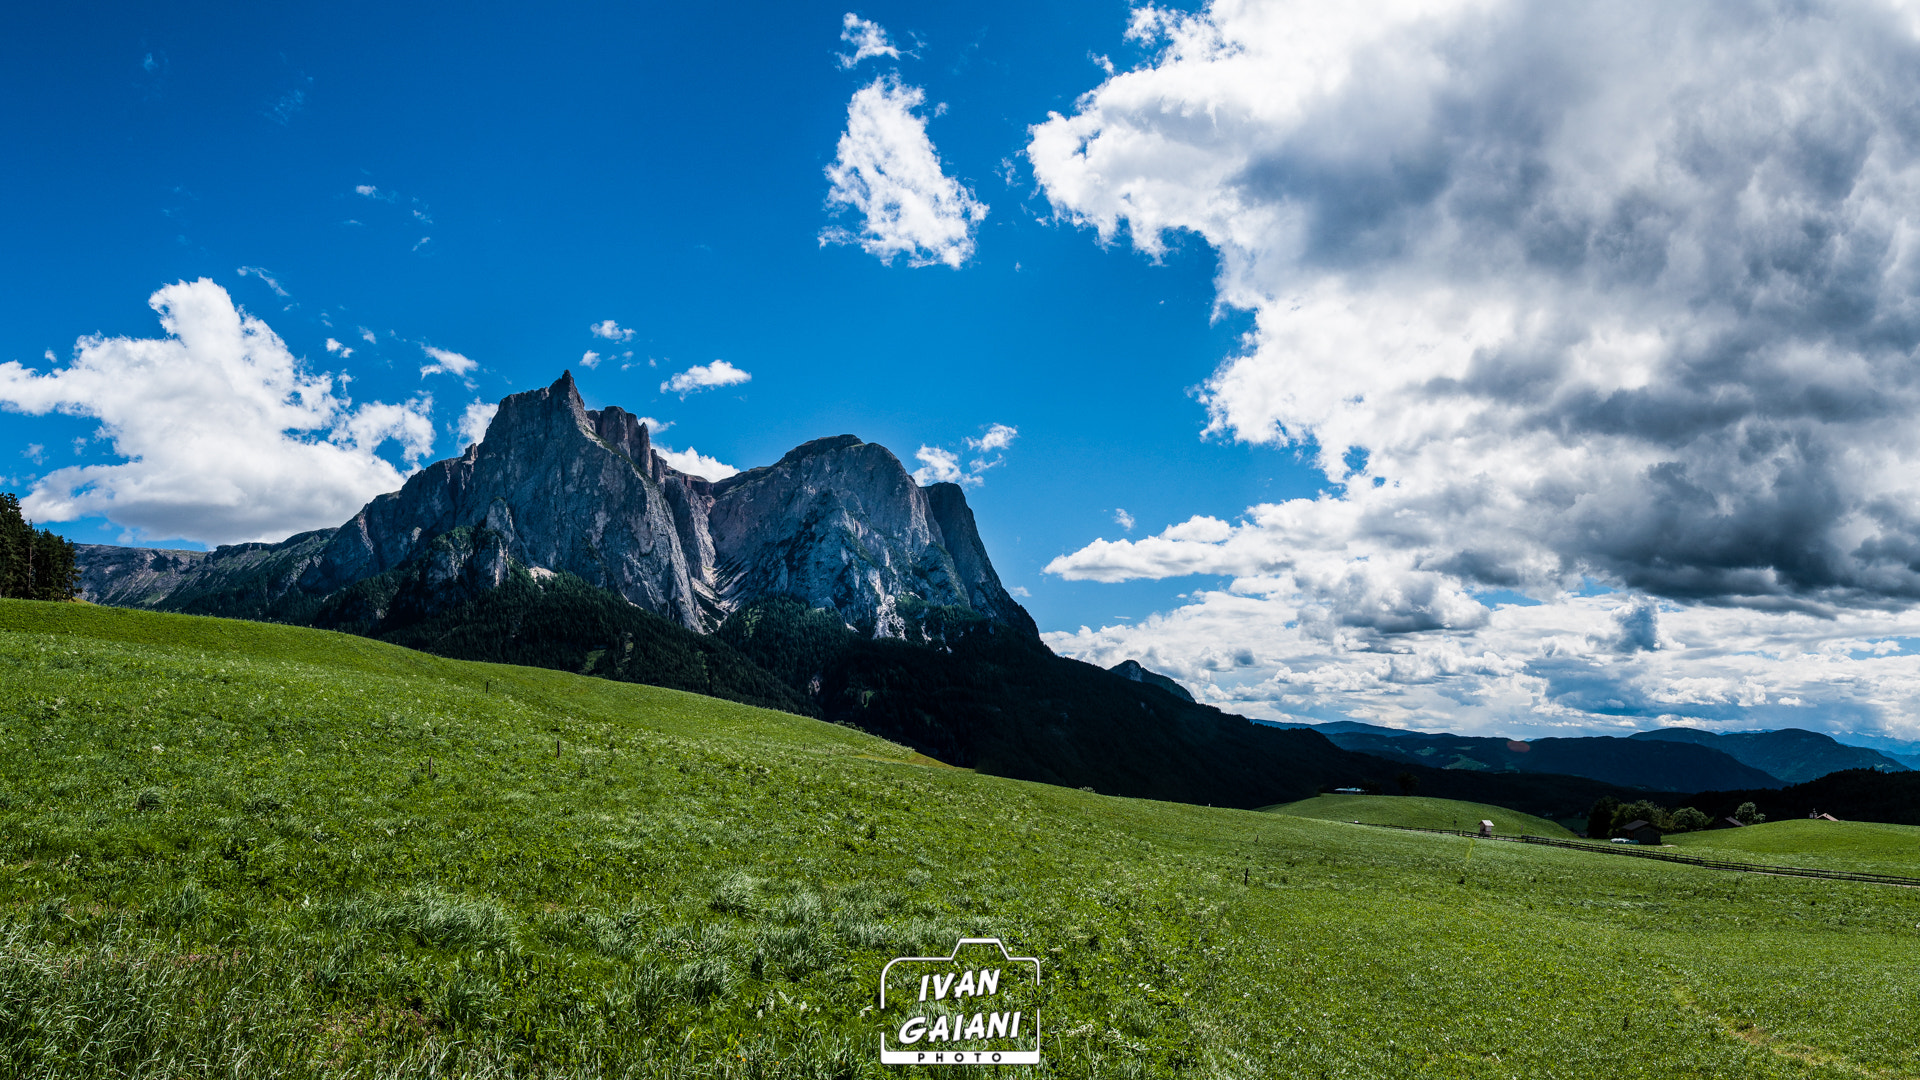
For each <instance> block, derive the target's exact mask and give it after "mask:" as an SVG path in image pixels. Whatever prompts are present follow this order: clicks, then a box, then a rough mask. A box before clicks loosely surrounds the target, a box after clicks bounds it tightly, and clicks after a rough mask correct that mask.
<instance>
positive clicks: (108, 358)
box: [0, 278, 433, 544]
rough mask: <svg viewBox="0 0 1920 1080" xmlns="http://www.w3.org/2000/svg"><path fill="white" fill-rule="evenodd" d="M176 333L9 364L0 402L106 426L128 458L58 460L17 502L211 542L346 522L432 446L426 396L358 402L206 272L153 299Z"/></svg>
mask: <svg viewBox="0 0 1920 1080" xmlns="http://www.w3.org/2000/svg"><path fill="white" fill-rule="evenodd" d="M149 303H150V304H151V306H152V307H153V309H154V310H155V311H156V312H158V313H159V315H160V323H161V326H162V327H163V328H164V329H165V331H166V336H165V337H162V338H153V339H134V338H123V337H122V338H103V337H90V338H82V339H81V340H80V341H79V343H78V345H77V346H76V350H75V355H74V358H73V359H72V361H71V362H70V363H68V364H67V365H66V366H65V367H60V368H56V369H55V370H53V371H51V372H49V373H46V374H41V373H38V372H35V371H33V370H30V369H28V368H26V367H24V366H22V365H21V364H20V363H18V362H8V363H5V364H0V407H4V408H7V409H11V410H14V411H17V412H25V413H31V414H42V413H47V412H53V411H58V412H63V413H67V414H70V415H76V416H87V417H92V418H95V419H97V420H99V421H100V432H101V434H102V435H103V436H104V437H105V438H107V439H109V440H111V442H112V444H113V451H114V453H115V454H117V455H118V456H120V457H122V458H124V459H126V460H125V461H123V462H120V463H116V464H100V465H82V466H74V467H70V468H64V469H57V470H55V471H53V472H51V473H49V474H47V475H46V476H44V477H41V478H40V480H39V481H38V482H37V483H36V484H35V485H34V487H33V490H32V491H31V492H30V493H29V494H28V495H27V497H26V498H25V499H24V500H22V502H23V506H24V507H25V508H26V510H27V512H28V513H29V514H30V515H31V516H33V517H34V518H36V519H38V520H41V521H71V520H73V519H75V518H80V517H88V516H96V515H97V516H102V517H105V518H107V519H108V520H110V521H112V522H114V523H115V524H117V525H120V526H121V527H123V528H125V529H127V530H129V531H131V532H133V533H135V534H136V535H142V536H147V537H155V538H170V537H181V538H184V539H188V540H195V541H201V542H205V543H211V544H223V543H233V542H237V541H243V540H279V539H282V538H284V537H286V536H287V535H289V534H291V533H294V532H299V531H301V530H304V529H315V528H322V527H328V526H334V525H338V524H340V523H341V522H342V521H345V520H346V519H347V518H348V517H349V516H351V515H352V514H353V513H354V511H356V510H358V509H359V508H360V506H361V505H362V504H363V503H365V502H366V501H367V500H368V499H370V498H372V497H373V496H375V495H378V494H380V493H382V492H385V491H392V490H394V489H396V488H398V487H399V486H400V484H401V482H402V481H403V480H404V479H405V477H404V475H403V474H402V473H401V472H400V471H399V470H398V469H396V468H395V467H394V466H393V465H392V464H390V463H388V462H387V461H386V460H384V459H383V458H381V457H380V456H378V454H376V452H375V451H376V450H377V449H378V448H379V447H380V446H381V445H383V444H385V443H387V442H388V441H392V442H395V443H398V444H399V447H400V450H401V452H402V454H403V457H404V460H405V461H406V462H407V463H408V464H409V465H411V464H413V463H415V462H417V461H418V460H419V459H420V458H422V457H424V456H426V455H427V454H428V453H430V452H431V451H432V449H433V422H432V419H431V415H430V414H431V411H432V402H431V400H430V399H428V398H425V397H421V398H416V399H414V400H412V401H408V402H405V403H403V404H398V405H390V404H384V403H380V402H371V403H367V404H363V405H358V406H356V405H355V404H354V403H353V402H352V401H350V400H349V399H347V398H346V397H345V396H344V395H343V394H341V393H338V392H336V386H335V382H336V380H335V379H334V377H333V376H331V375H328V374H325V373H315V372H309V371H307V370H304V369H303V367H302V365H301V364H300V363H299V361H297V360H296V359H295V358H294V356H293V354H292V353H291V352H289V351H288V349H287V347H286V344H285V343H284V342H282V341H281V340H280V338H279V336H278V335H276V334H275V333H274V332H273V330H272V329H271V328H270V327H268V326H267V324H266V323H264V322H262V321H260V320H259V319H257V318H254V317H252V316H250V315H247V314H246V313H244V312H242V311H240V310H239V309H237V308H236V307H235V306H234V304H233V300H232V298H231V297H229V296H228V294H227V291H226V290H225V289H223V288H221V287H220V286H219V285H216V284H214V283H213V282H212V281H208V280H206V279H204V278H203V279H201V280H199V281H195V282H184V281H183V282H179V283H177V284H173V285H168V286H166V287H164V288H162V289H160V290H159V291H158V292H156V293H154V294H153V297H152V298H151V299H150V300H149Z"/></svg>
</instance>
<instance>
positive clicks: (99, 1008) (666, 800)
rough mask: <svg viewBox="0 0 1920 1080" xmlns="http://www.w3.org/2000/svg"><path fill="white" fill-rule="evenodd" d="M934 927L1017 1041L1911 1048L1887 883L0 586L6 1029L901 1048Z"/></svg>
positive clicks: (361, 1056)
mask: <svg viewBox="0 0 1920 1080" xmlns="http://www.w3.org/2000/svg"><path fill="white" fill-rule="evenodd" d="M1400 801H1401V800H1398V799H1393V798H1380V799H1371V800H1366V802H1367V803H1368V805H1370V806H1371V805H1380V806H1386V805H1389V804H1392V803H1396V802H1400ZM1405 801H1406V802H1407V803H1408V804H1409V807H1411V806H1412V805H1413V804H1415V803H1417V802H1418V800H1405ZM1314 802H1316V803H1318V800H1314ZM1474 812H1475V813H1480V812H1481V811H1480V810H1479V809H1476V810H1475V811H1474ZM1502 814H1506V812H1504V811H1498V810H1493V809H1491V808H1487V811H1486V814H1485V816H1491V817H1493V818H1494V820H1495V821H1496V822H1500V821H1501V820H1502V817H1501V815H1502ZM1326 816H1327V817H1330V818H1338V817H1346V818H1347V819H1348V820H1351V818H1353V817H1360V816H1362V815H1360V814H1358V813H1354V814H1351V815H1348V814H1344V813H1343V814H1332V813H1329V814H1327V815H1326ZM1506 817H1507V819H1508V820H1512V819H1513V817H1514V816H1513V815H1510V814H1507V815H1506ZM1476 820H1477V818H1476ZM1782 824H1786V823H1782ZM1536 827H1537V826H1536ZM1750 832H1751V833H1752V834H1753V835H1755V836H1759V835H1762V833H1761V830H1759V829H1755V830H1750ZM1714 835H1715V836H1719V835H1723V834H1714ZM1781 835H1783V836H1784V835H1785V833H1784V832H1783V833H1782V834H1781ZM1704 839H1705V838H1703V840H1702V842H1704ZM1745 839H1746V834H1742V840H1743V842H1744V841H1745ZM1781 843H1782V844H1789V843H1790V840H1785V839H1783V840H1782V841H1781ZM1775 854H1777V855H1778V857H1780V858H1782V859H1785V858H1787V855H1788V854H1789V853H1787V852H1780V853H1775ZM1825 857H1829V858H1839V857H1849V858H1851V857H1854V856H1851V855H1847V856H1841V855H1833V854H1829V855H1827V856H1825ZM962 934H966V935H975V936H998V937H1001V938H1003V939H1005V940H1007V941H1008V942H1009V943H1011V944H1012V945H1013V947H1014V951H1015V952H1016V953H1024V954H1026V955H1033V956H1039V957H1041V958H1042V960H1043V976H1044V981H1043V986H1042V994H1043V1003H1042V1006H1041V1030H1042V1032H1043V1035H1042V1048H1043V1053H1044V1062H1043V1064H1042V1065H1041V1066H1039V1067H1037V1068H1035V1069H1021V1070H1007V1075H1036V1076H1048V1077H1065V1078H1082V1077H1084V1078H1089V1080H1091V1078H1094V1077H1102V1078H1105V1077H1141V1076H1152V1077H1173V1076H1181V1077H1186V1076H1198V1077H1245V1078H1255V1077H1327V1078H1362V1077H1422V1078H1424V1077H1489V1078H1491V1077H1511V1078H1517V1080H1542V1078H1594V1080H1618V1078H1629V1077H1693V1078H1700V1077H1726V1078H1755V1077H1833V1078H1841V1077H1849V1078H1851V1077H1912V1076H1920V1021H1917V1020H1916V1018H1915V1005H1916V1001H1920V891H1916V890H1910V889H1901V888H1891V887H1886V886H1872V885H1864V884H1856V883H1847V882H1830V881H1807V880H1798V879H1787V878H1772V877H1765V876H1759V875H1747V874H1732V873H1724V872H1717V871H1711V870H1703V869H1697V868H1693V867H1687V866H1683V865H1672V864H1662V863H1657V862H1653V861H1649V860H1640V859H1627V858H1615V857H1608V856H1605V855H1599V854H1595V853H1589V852H1584V851H1577V850H1562V849H1556V848H1546V847H1531V846H1526V845H1519V844H1503V843H1491V844H1490V843H1480V842H1475V841H1471V840H1468V839H1465V838H1459V837H1450V836H1436V835H1430V834H1418V833H1400V832H1394V831H1391V830H1385V829H1372V828H1367V827H1364V826H1356V825H1353V824H1349V823H1346V822H1343V821H1340V820H1320V819H1317V818H1315V817H1307V816H1301V815H1300V814H1298V813H1252V812H1241V811H1229V810H1215V809H1209V808H1206V807H1198V806H1188V805H1176V804H1165V803H1151V802H1144V801H1134V800H1125V799H1115V798H1109V797H1103V796H1099V795H1095V794H1092V793H1088V792H1081V791H1074V790H1068V789H1063V788H1054V787H1046V786H1042V785H1036V784H1030V783H1022V782H1015V781H1009V780H1005V779H1001V778H996V777H992V776H986V775H980V774H976V773H973V772H969V771H966V770H960V769H951V768H945V767H941V766H939V765H938V764H937V763H930V762H927V761H926V759H924V758H918V757H917V756H916V755H913V754H911V753H910V752H909V751H907V750H906V749H904V748H902V747H899V746H896V745H892V744H889V743H886V742H884V741H881V740H879V739H876V738H873V737H871V736H868V735H865V734H863V733H861V732H858V731H855V730H851V729H848V728H843V727H836V726H833V725H829V724H825V723H821V722H818V721H814V720H809V719H805V718H802V717H797V716H791V715H786V714H782V713H776V712H769V711H765V710H760V709H754V708H751V707H747V706H743V705H736V704H732V703H728V702H723V701H718V700H714V699H710V698H703V697H698V696H694V695H691V694H686V693H680V692H677V691H671V690H663V689H658V688H653V687H648V686H642V685H635V684H626V683H614V682H608V681H602V680H596V679H590V678H584V677H579V676H573V675H568V674H565V673H560V672H554V671H546V670H538V669H530V668H517V667H507V666H500V665H488V664H478V663H468V662H459V661H451V660H443V659H439V658H436V657H432V656H427V655H424V654H421V653H415V652H410V651H407V650H404V649H400V648H397V647H393V646H388V645H383V644H380V643H377V642H373V641H369V640H365V639H360V638H354V637H349V636H344V635H338V634H329V633H324V632H319V631H313V630H304V629H296V628H289V627H281V626H271V625H264V624H252V623H243V622H232V621H223V620H215V619H201V618H189V617H183V616H168V615H157V614H150V613H143V612H134V611H124V610H113V609H103V608H96V607H90V606H86V605H78V604H53V603H39V602H31V601H4V602H0V1075H6V1076H19V1077H29V1078H52V1077H76V1078H79V1077H86V1078H93V1077H165V1078H175V1077H210V1076H216V1075H218V1076H225V1077H261V1076H288V1077H368V1078H377V1077H403V1076H404V1077H422V1076H477V1077H628V1076H631V1077H656V1076H658V1077H714V1078H722V1077H724V1078H733V1077H741V1078H745V1077H791V1078H828V1077H877V1076H883V1075H890V1074H904V1073H905V1072H906V1071H907V1070H905V1069H893V1070H889V1069H886V1068H883V1067H882V1066H880V1065H879V1064H878V1061H877V1057H878V1055H877V1053H876V1051H877V1048H878V1041H879V1037H880V1030H879V1028H878V1027H877V1026H876V1025H875V1023H874V1021H873V1019H872V1017H871V1009H872V1006H873V1005H874V993H875V988H876V984H877V980H878V977H879V973H880V969H881V967H882V965H883V964H884V963H885V962H886V961H887V959H889V958H890V957H893V956H896V955H902V954H926V953H928V952H932V951H935V950H937V951H938V952H939V953H941V954H944V953H945V952H946V951H947V950H948V949H950V948H951V947H952V944H953V942H954V939H955V938H956V937H958V936H960V935H962Z"/></svg>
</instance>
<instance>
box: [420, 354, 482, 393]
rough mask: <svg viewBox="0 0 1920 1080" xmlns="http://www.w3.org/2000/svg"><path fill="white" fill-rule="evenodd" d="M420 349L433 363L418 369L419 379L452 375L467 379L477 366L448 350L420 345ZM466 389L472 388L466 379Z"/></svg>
mask: <svg viewBox="0 0 1920 1080" xmlns="http://www.w3.org/2000/svg"><path fill="white" fill-rule="evenodd" d="M420 348H422V349H424V350H425V351H426V354H427V355H428V356H430V357H432V358H433V363H431V364H428V365H426V366H425V367H423V368H421V369H420V377H421V378H423V379H424V378H426V377H427V376H429V375H453V376H456V377H458V378H461V379H467V376H468V375H469V374H471V373H472V372H473V369H474V368H476V367H478V366H479V365H478V364H477V363H476V362H474V361H472V360H469V359H467V358H466V357H464V356H462V355H460V354H459V353H457V352H453V351H451V350H448V349H436V348H434V347H433V346H431V345H422V346H420ZM467 387H468V388H469V389H471V388H472V387H473V381H472V380H471V379H467Z"/></svg>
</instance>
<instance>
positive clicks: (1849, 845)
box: [1665, 818, 1920, 877]
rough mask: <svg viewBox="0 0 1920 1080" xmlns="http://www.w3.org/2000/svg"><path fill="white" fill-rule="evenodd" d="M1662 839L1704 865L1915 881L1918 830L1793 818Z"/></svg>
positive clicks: (1919, 873)
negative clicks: (1721, 862)
mask: <svg viewBox="0 0 1920 1080" xmlns="http://www.w3.org/2000/svg"><path fill="white" fill-rule="evenodd" d="M1665 839H1666V842H1667V843H1668V844H1671V845H1673V846H1674V847H1676V848H1678V849H1679V850H1680V852H1681V853H1682V854H1686V855H1699V856H1702V857H1704V858H1709V859H1729V860H1733V861H1736V862H1751V863H1772V864H1776V865H1785V866H1811V867H1815V868H1817V869H1821V870H1846V871H1850V872H1853V873H1864V874H1895V875H1899V876H1901V877H1920V826H1913V825H1882V824H1880V823H1878V822H1873V821H1810V820H1808V819H1806V818H1799V819H1788V820H1785V821H1769V822H1766V823H1765V824H1762V825H1749V826H1747V827H1746V828H1744V829H1714V830H1711V831H1708V832H1696V833H1679V834H1676V835H1669V836H1667V837H1666V838H1665Z"/></svg>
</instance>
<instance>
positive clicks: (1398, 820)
mask: <svg viewBox="0 0 1920 1080" xmlns="http://www.w3.org/2000/svg"><path fill="white" fill-rule="evenodd" d="M1266 812H1267V813H1272V814H1287V815H1289V816H1292V817H1305V818H1319V819H1320V820H1322V821H1359V822H1364V823H1366V824H1368V825H1406V826H1411V827H1412V828H1416V829H1465V830H1467V831H1469V832H1474V831H1477V830H1478V829H1479V828H1480V823H1481V822H1482V821H1491V822H1493V831H1494V833H1495V834H1496V835H1499V836H1548V837H1552V838H1554V839H1556V840H1567V839H1571V838H1572V837H1573V833H1571V832H1569V831H1568V830H1567V829H1566V827H1565V826H1562V825H1559V824H1557V823H1555V822H1552V821H1548V820H1547V819H1546V818H1542V817H1535V816H1533V815H1532V814H1523V813H1521V812H1520V811H1518V810H1509V809H1507V808H1506V807H1504V806H1488V805H1486V804H1485V803H1474V802H1462V801H1460V800H1458V799H1428V798H1423V797H1420V796H1417V795H1415V796H1407V795H1321V796H1318V797H1315V798H1312V799H1302V800H1300V801H1299V802H1291V803H1283V804H1281V805H1279V806H1269V807H1267V808H1266Z"/></svg>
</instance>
